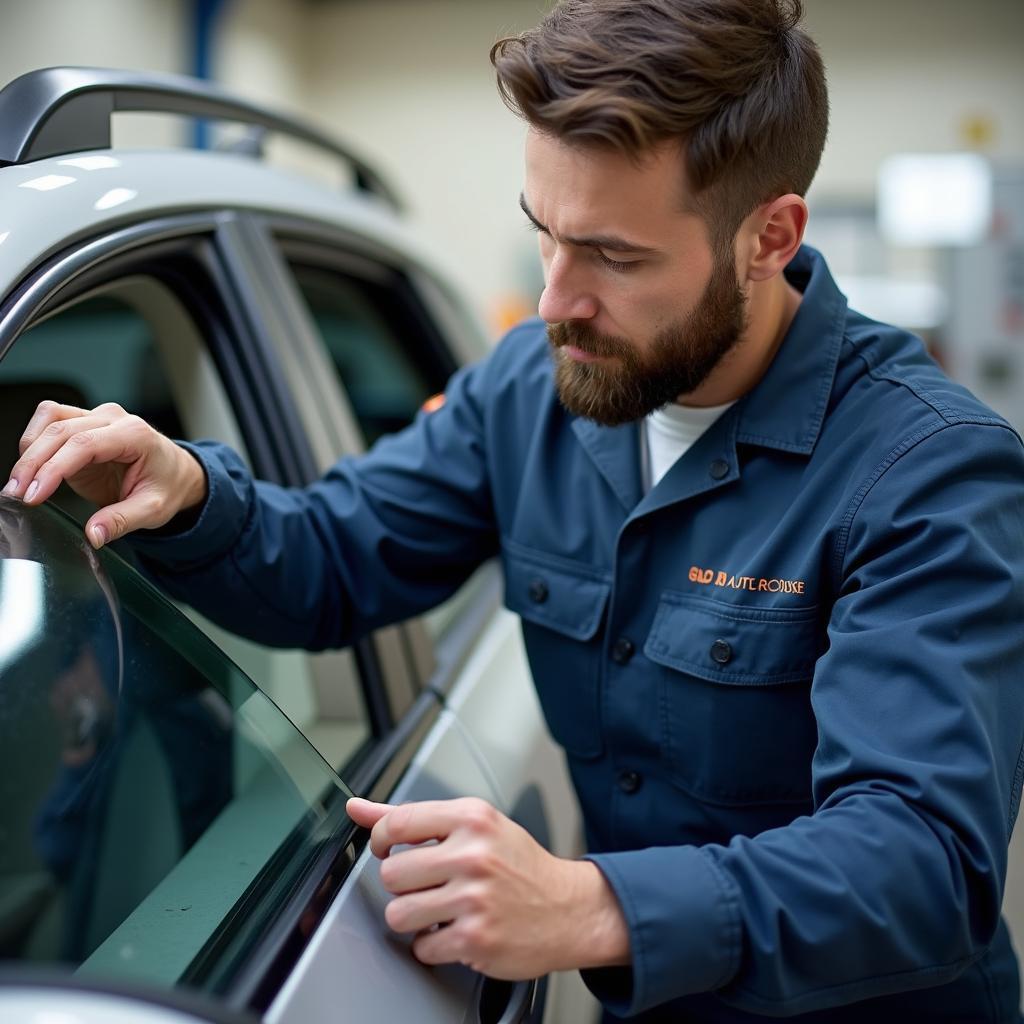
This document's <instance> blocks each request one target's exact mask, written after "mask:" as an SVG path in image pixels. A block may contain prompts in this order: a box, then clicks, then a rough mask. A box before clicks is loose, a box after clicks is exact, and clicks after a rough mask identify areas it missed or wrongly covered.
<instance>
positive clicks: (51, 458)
mask: <svg viewBox="0 0 1024 1024" xmlns="http://www.w3.org/2000/svg"><path fill="white" fill-rule="evenodd" d="M150 429H151V428H149V427H147V426H146V424H145V423H144V422H143V421H142V420H140V419H138V418H137V417H127V418H126V419H125V420H123V421H117V422H114V423H106V422H104V421H103V420H101V419H99V418H97V417H93V416H87V417H83V418H82V419H81V420H79V421H78V422H68V421H62V422H59V423H54V424H51V426H50V427H47V428H46V430H44V431H43V434H42V435H41V436H40V437H39V439H38V440H37V441H36V442H35V443H34V444H33V445H30V446H29V448H28V450H27V451H26V453H25V455H23V456H22V457H21V458H20V459H19V460H18V462H17V464H16V465H15V467H14V477H15V478H16V479H17V480H18V481H19V491H22V495H21V496H22V500H23V501H24V502H25V503H26V504H28V505H38V504H40V503H41V502H43V501H46V499H47V498H49V497H50V495H52V494H53V492H54V491H55V490H57V488H58V487H59V486H60V484H61V482H62V481H63V480H65V479H67V478H68V477H71V476H74V475H75V474H76V473H78V472H80V471H81V470H82V469H84V468H85V467H86V466H90V465H93V464H96V463H104V462H120V463H125V462H133V461H135V460H136V459H138V458H139V457H140V456H141V455H142V443H143V441H144V438H145V433H146V431H148V430H150ZM51 431H52V433H51ZM29 481H31V482H29Z"/></svg>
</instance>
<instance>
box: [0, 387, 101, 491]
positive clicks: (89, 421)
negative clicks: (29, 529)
mask: <svg viewBox="0 0 1024 1024" xmlns="http://www.w3.org/2000/svg"><path fill="white" fill-rule="evenodd" d="M59 408H69V407H67V406H60V407H59ZM106 422H107V421H106V420H103V419H100V418H99V417H96V416H93V415H91V414H89V413H82V414H81V415H80V416H74V417H67V418H64V419H54V420H51V421H50V422H49V423H47V424H46V425H45V426H44V427H42V428H41V429H40V430H38V431H37V432H36V433H35V435H34V438H33V440H32V441H31V443H30V444H28V445H27V446H25V447H22V445H23V444H24V440H25V437H26V436H28V431H26V433H25V434H24V435H22V440H21V441H20V442H19V448H21V449H22V454H21V458H20V459H18V461H17V462H16V463H15V464H14V468H13V469H12V470H11V480H10V482H9V483H8V485H7V487H6V488H5V489H4V493H5V494H10V495H12V496H13V497H20V498H22V500H24V501H26V502H27V503H28V504H34V503H38V501H45V500H46V498H47V497H49V494H50V493H52V490H55V489H56V487H54V488H53V489H52V490H51V491H50V492H49V493H48V494H46V495H44V496H43V497H41V498H40V497H39V496H38V495H39V490H40V488H41V486H42V483H41V482H39V481H38V479H37V478H38V475H39V469H40V467H41V466H44V465H45V464H46V463H47V462H48V461H49V460H50V459H52V458H53V456H54V455H55V454H56V453H57V452H58V451H60V449H61V448H62V447H63V446H64V445H65V444H67V442H68V441H69V440H70V439H71V438H72V437H73V436H74V435H76V434H81V433H83V432H85V431H87V430H95V429H97V428H99V427H103V426H106ZM57 483H58V484H59V483H60V481H59V480H58V481H57ZM33 484H37V486H36V487H33V486H32V485H33Z"/></svg>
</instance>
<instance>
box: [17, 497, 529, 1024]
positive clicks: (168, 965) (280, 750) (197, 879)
mask: <svg viewBox="0 0 1024 1024" xmlns="http://www.w3.org/2000/svg"><path fill="white" fill-rule="evenodd" d="M0 624H2V627H3V628H2V630H0V636H2V638H3V639H2V642H0V703H2V706H3V711H4V713H3V714H2V715H0V791H2V795H3V799H2V801H0V834H2V835H3V836H4V843H3V844H2V847H0V952H2V955H3V958H4V959H5V961H7V963H6V967H7V978H8V980H10V978H11V975H12V971H11V969H10V968H11V966H12V964H16V965H19V966H21V967H25V968H28V967H35V968H37V969H38V968H39V967H41V966H45V967H49V968H55V967H60V968H62V969H63V970H64V971H69V970H70V971H73V972H74V978H75V981H76V982H79V983H84V984H87V985H89V986H92V987H93V988H94V989H96V988H98V989H99V990H100V991H106V992H113V993H118V992H127V993H135V994H141V995H142V996H146V995H147V993H148V994H151V995H152V997H153V999H155V1000H156V1002H157V1003H159V1002H160V1000H161V999H163V998H164V997H165V994H166V993H167V992H168V991H169V990H172V989H174V988H176V987H183V988H185V989H188V990H195V991H196V992H198V993H204V994H206V995H208V996H209V997H210V998H211V999H215V1000H216V1002H217V1003H219V1004H221V1005H223V1006H226V1007H227V1008H228V1009H231V1010H238V1011H249V1012H253V1013H256V1014H263V1013H264V1012H265V1011H267V1009H268V1007H269V1006H270V1004H271V1003H272V1002H273V1004H274V1006H273V1009H272V1010H271V1012H269V1013H268V1015H267V1019H268V1020H310V1019H325V1018H326V1017H327V1016H328V1014H330V1016H331V1017H332V1018H333V1019H341V1020H344V1019H351V1020H353V1021H355V1020H363V1019H367V1013H366V1011H367V1010H370V1009H372V1011H373V1013H375V1014H377V1016H375V1017H370V1018H369V1019H382V1020H402V1019H416V1020H422V1021H450V1020H460V1021H461V1020H464V1019H474V1020H476V1019H477V1018H478V1017H479V1015H480V1011H479V1009H478V1008H479V1007H480V1006H485V1007H486V1006H494V1005H495V1001H496V1000H497V1001H500V1002H501V1006H500V1012H501V1013H504V1012H505V1009H506V1008H507V1005H508V1003H509V1000H510V999H511V998H512V997H513V996H514V995H515V994H516V991H517V990H516V989H515V987H514V986H510V987H506V988H501V987H499V989H498V990H497V992H495V990H494V989H493V987H490V988H489V987H488V983H487V982H486V981H485V980H484V979H481V978H479V977H478V976H477V975H474V974H473V973H472V972H470V971H469V970H467V969H464V968H459V967H455V968H450V969H444V970H428V969H426V968H424V967H422V966H420V965H419V964H417V963H416V962H415V961H414V960H413V958H412V957H411V955H410V954H409V952H408V949H407V948H406V947H405V946H404V945H403V944H402V943H396V941H395V940H394V938H393V936H391V935H390V933H389V932H388V929H387V928H386V926H385V925H384V923H383V919H382V915H381V914H380V912H379V911H380V907H381V904H382V902H383V900H384V898H385V897H384V892H383V890H382V889H381V887H380V885H379V880H378V879H377V875H376V869H375V866H374V864H373V862H372V860H371V859H370V858H369V857H368V856H366V855H365V854H363V855H362V856H361V850H362V847H363V846H364V844H365V833H360V832H358V831H357V830H356V829H355V827H354V826H353V824H352V823H351V821H350V820H349V819H348V818H347V816H346V815H345V811H344V804H345V799H346V798H347V796H348V795H350V790H349V789H348V787H347V786H346V785H345V784H344V783H343V782H342V781H341V780H340V779H339V778H338V776H337V774H336V773H335V772H334V771H333V770H332V769H331V768H330V766H329V765H328V764H327V763H326V762H324V760H323V759H322V758H321V757H320V756H319V755H318V754H317V753H316V751H315V750H314V749H313V748H312V747H311V745H310V744H309V743H308V741H307V740H306V739H305V737H303V736H302V734H301V733H300V732H299V731H298V730H297V729H296V727H295V726H294V725H293V724H292V723H290V722H289V721H288V719H287V718H286V717H285V716H284V715H283V714H282V713H281V712H280V710H279V709H278V708H277V707H276V706H275V705H274V703H273V702H272V701H271V700H270V699H269V698H268V697H267V696H266V695H265V694H264V693H262V692H261V691H260V690H259V688H258V687H256V686H255V684H254V683H253V682H252V681H251V680H249V679H248V677H247V676H246V675H245V674H244V673H243V672H242V671H241V670H240V669H239V668H238V667H237V666H236V665H234V664H233V663H232V662H231V661H230V660H229V659H228V658H226V657H225V656H224V654H223V653H222V652H221V651H220V650H219V649H218V648H217V647H216V645H215V644H213V643H212V642H211V641H210V639H209V638H208V637H207V636H206V635H205V634H204V633H203V632H202V631H201V630H199V629H198V628H197V627H196V626H195V624H193V623H192V622H190V621H189V620H188V619H187V618H186V617H185V616H184V615H183V614H182V613H181V612H180V610H179V609H177V608H176V607H174V606H173V605H172V604H171V603H170V602H169V601H167V600H166V599H165V598H163V597H162V596H161V595H160V594H159V593H158V592H157V591H156V589H155V588H154V587H153V586H152V585H151V584H150V583H149V582H148V581H146V580H145V579H144V578H143V577H142V575H141V574H140V573H138V572H137V571H136V570H134V569H133V568H132V567H131V566H130V565H129V564H128V563H127V562H125V561H124V560H123V559H121V558H120V557H119V556H118V555H116V554H115V553H114V552H113V551H111V550H109V549H107V550H104V551H102V552H100V553H99V554H98V555H97V554H95V553H93V552H92V550H91V548H90V547H89V546H88V545H87V544H86V542H85V541H84V539H83V537H82V535H81V531H80V529H79V527H78V525H77V524H76V523H75V521H74V520H72V519H71V518H70V517H69V516H67V515H66V514H64V513H62V512H60V511H59V510H58V509H57V508H56V507H55V506H51V505H46V506H43V507H40V508H34V509H30V508H26V507H25V506H23V505H22V504H21V503H20V502H18V501H16V500H14V499H9V498H0ZM433 717H434V722H433V726H432V728H431V729H430V732H429V735H428V737H427V740H426V742H425V743H422V744H419V743H418V744H417V747H418V750H417V753H416V757H415V763H416V764H417V765H419V766H422V767H423V768H424V769H425V771H423V772H416V771H414V772H412V773H409V775H408V776H407V781H406V782H405V783H403V785H402V786H400V788H399V795H402V794H404V795H409V796H418V795H437V794H438V793H439V792H447V793H456V792H459V793H461V792H470V793H475V794H477V795H480V796H482V797H484V798H486V799H490V800H492V801H494V800H495V799H496V794H495V793H494V792H493V790H492V789H491V787H490V785H489V782H488V780H487V778H486V775H485V773H484V771H483V770H482V767H481V766H480V765H479V764H478V762H477V761H476V759H475V757H474V754H473V752H472V750H471V749H470V748H469V747H468V746H467V745H466V744H465V743H464V742H463V739H462V737H461V735H460V734H459V733H458V731H457V729H453V728H452V727H451V722H450V721H446V720H445V715H444V714H440V715H435V716H433ZM414 776H415V777H416V781H413V777H414ZM339 890H340V891H341V896H340V898H338V899H335V898H334V897H335V895H336V894H337V893H338V892H339ZM326 944H329V945H330V948H331V952H332V958H331V963H330V964H329V967H330V972H331V984H330V986H329V987H328V988H325V986H324V983H323V979H322V978H318V976H310V975H309V974H308V973H307V972H306V971H304V970H297V969H296V964H297V963H299V962H300V961H301V962H303V963H308V962H310V961H311V960H312V961H316V962H317V963H320V964H322V965H325V966H327V965H326V964H325V962H324V960H323V956H322V954H320V952H319V951H320V949H322V948H323V947H324V946H325V945H326ZM310 952H312V955H311V956H310V955H308V954H310ZM14 973H15V974H16V972H14ZM43 977H44V978H45V975H44V976H43ZM22 980H23V981H24V980H33V976H32V975H31V974H30V973H28V972H26V974H25V975H24V977H23V978H22ZM506 989H507V991H506ZM518 992H519V993H521V995H519V996H518V997H517V998H519V1000H520V1005H521V1006H522V1007H523V1008H524V1010H523V1013H522V1014H520V1015H518V1016H517V1017H516V1018H515V1019H527V1017H526V1009H528V1001H529V999H530V998H532V992H533V989H532V987H531V986H520V987H519V989H518ZM339 994H344V1002H343V1003H342V1004H339V1002H338V998H337V997H338V996H339ZM0 1005H2V998H0ZM339 1005H343V1006H344V1007H345V1010H344V1015H343V1016H339V1015H338V1006H339ZM474 1015H475V1016H474ZM142 1019H145V1018H142ZM484 1019H487V1014H486V1013H485V1015H484ZM492 1019H494V1020H497V1019H499V1017H497V1016H493V1015H492Z"/></svg>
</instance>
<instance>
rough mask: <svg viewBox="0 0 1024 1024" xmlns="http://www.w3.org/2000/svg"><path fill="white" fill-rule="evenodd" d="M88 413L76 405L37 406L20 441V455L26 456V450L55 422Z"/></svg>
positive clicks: (50, 403) (47, 402)
mask: <svg viewBox="0 0 1024 1024" xmlns="http://www.w3.org/2000/svg"><path fill="white" fill-rule="evenodd" d="M87 415H88V412H87V411H86V410H85V409H79V408H78V406H75V405H61V404H59V403H58V402H49V401H46V402H40V403H39V405H37V406H36V411H35V412H34V413H33V414H32V419H30V420H29V421H28V426H27V427H26V428H25V432H24V433H23V434H22V435H21V439H20V440H19V441H18V454H19V455H24V454H25V449H26V448H28V447H29V445H31V444H32V442H33V441H35V440H36V438H38V437H39V435H40V434H41V433H42V432H43V430H45V429H46V427H48V426H49V425H50V424H51V423H52V422H53V421H54V420H66V419H73V418H74V417H77V416H87Z"/></svg>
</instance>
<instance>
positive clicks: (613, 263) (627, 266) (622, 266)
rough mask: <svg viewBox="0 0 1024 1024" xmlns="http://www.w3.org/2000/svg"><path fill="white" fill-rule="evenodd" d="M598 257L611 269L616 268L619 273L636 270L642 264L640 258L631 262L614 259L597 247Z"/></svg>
mask: <svg viewBox="0 0 1024 1024" xmlns="http://www.w3.org/2000/svg"><path fill="white" fill-rule="evenodd" d="M594 252H596V253H597V258H598V259H599V260H600V261H601V263H602V264H603V265H604V266H606V267H607V268H608V269H609V270H614V271H615V272H616V273H617V274H624V273H626V272H627V271H630V270H636V268H637V267H639V266H640V260H632V261H631V262H629V263H623V262H622V261H621V260H613V259H612V258H611V257H610V256H605V254H604V253H603V252H601V250H600V249H595V250H594Z"/></svg>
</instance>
